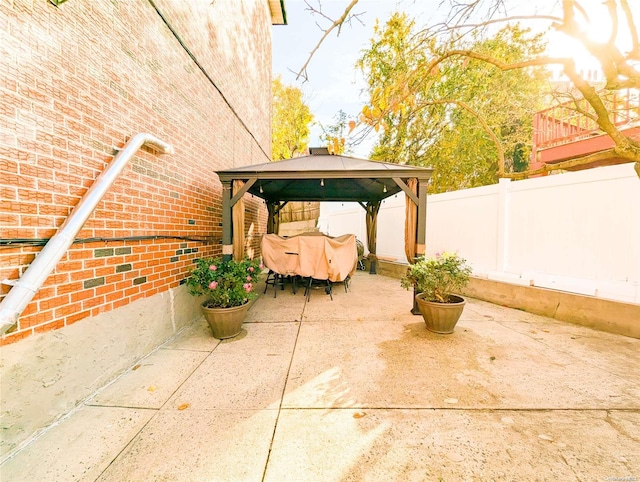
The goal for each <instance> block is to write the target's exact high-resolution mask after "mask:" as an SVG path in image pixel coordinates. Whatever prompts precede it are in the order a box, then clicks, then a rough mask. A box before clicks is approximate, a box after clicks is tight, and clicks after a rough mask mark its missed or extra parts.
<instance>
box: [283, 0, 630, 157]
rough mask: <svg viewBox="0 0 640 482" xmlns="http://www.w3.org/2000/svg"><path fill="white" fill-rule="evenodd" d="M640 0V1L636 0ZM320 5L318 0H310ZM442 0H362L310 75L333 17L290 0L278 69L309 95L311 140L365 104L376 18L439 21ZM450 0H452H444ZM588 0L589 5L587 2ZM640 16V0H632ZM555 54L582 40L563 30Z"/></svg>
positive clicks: (519, 0)
mask: <svg viewBox="0 0 640 482" xmlns="http://www.w3.org/2000/svg"><path fill="white" fill-rule="evenodd" d="M636 2H637V3H636ZM309 3H310V4H311V5H314V6H316V7H317V5H318V0H309ZM441 3H443V2H442V0H359V2H358V4H357V5H356V6H355V7H354V9H353V10H352V13H357V14H360V15H359V18H360V20H361V22H359V21H355V20H354V21H352V23H351V25H348V24H345V25H344V26H343V28H342V31H341V33H340V36H339V37H336V35H335V31H334V32H332V33H331V35H330V36H329V37H328V38H327V39H326V40H325V42H324V43H323V45H322V46H321V47H320V49H319V50H318V51H317V52H316V53H315V55H314V57H313V59H312V60H311V64H310V66H309V67H308V69H307V70H308V78H309V79H308V81H306V82H305V81H303V79H302V78H300V79H296V73H297V72H298V71H299V70H300V68H301V67H302V66H303V65H304V63H305V61H306V60H307V58H308V56H309V53H310V52H311V51H312V50H313V48H314V47H315V45H316V44H317V42H318V40H319V39H320V38H321V37H322V34H323V32H322V30H321V29H320V27H319V26H318V25H316V22H319V23H320V26H321V27H323V28H327V27H328V26H329V25H330V23H329V22H328V21H326V20H323V19H321V18H319V17H317V16H313V15H312V14H311V13H310V12H309V11H308V10H307V9H308V6H307V5H306V4H305V2H304V1H303V0H285V8H286V12H287V23H288V25H278V26H274V27H273V74H274V76H276V75H281V76H282V79H283V81H284V82H285V84H288V85H293V86H295V87H299V88H300V89H301V90H302V91H303V93H304V100H305V102H306V103H307V105H309V107H310V108H311V111H312V113H313V115H314V116H315V120H316V125H314V126H312V128H311V138H310V144H309V145H310V146H311V147H315V146H320V145H322V143H321V142H320V135H321V134H322V130H321V128H320V127H319V125H318V124H317V123H322V124H324V125H330V124H332V123H334V122H335V119H334V117H335V116H336V114H337V113H338V111H339V110H340V109H342V110H343V111H345V112H346V113H347V115H348V116H349V119H356V118H357V116H358V113H359V112H360V110H361V109H362V106H363V105H364V103H365V102H366V101H367V98H366V94H365V93H363V89H364V88H365V87H366V85H365V82H364V79H363V78H362V75H361V73H360V72H359V71H357V70H356V69H355V63H356V61H357V59H358V58H359V57H360V55H361V52H362V51H363V50H364V49H366V48H367V47H368V46H369V41H370V39H371V37H372V35H373V28H374V25H375V21H376V19H380V20H381V23H383V22H384V21H386V19H387V18H389V17H390V15H391V13H393V12H394V11H396V10H401V11H406V12H407V13H409V14H410V15H411V16H413V17H415V18H416V19H417V23H418V24H420V23H428V24H434V23H437V22H438V21H441V20H442V19H443V18H444V16H445V14H446V13H447V8H446V5H445V6H444V7H439V5H440V4H441ZM444 3H447V2H444ZM559 3H560V0H535V1H531V0H512V1H510V2H509V5H510V9H511V13H518V14H521V13H526V14H533V13H540V12H542V13H549V12H550V11H551V9H553V8H554V6H555V7H556V8H557V6H558V5H559ZM581 3H582V4H584V5H585V6H587V7H588V8H602V1H601V0H583V2H581ZM321 4H322V8H323V11H324V12H325V13H326V14H327V15H328V16H329V17H331V18H336V17H338V16H339V15H340V14H341V13H342V12H343V11H344V9H345V7H346V6H347V5H348V4H349V1H348V0H322V1H321ZM587 4H588V5H587ZM630 4H631V5H632V8H633V9H634V10H635V12H634V14H636V15H639V16H640V6H639V5H638V4H640V0H632V1H631V2H630ZM604 13H605V15H603V16H598V15H595V16H594V18H593V19H592V20H593V22H596V23H597V22H599V21H601V20H602V19H603V18H605V17H606V11H605V12H604ZM592 30H593V31H594V32H600V33H603V32H606V30H607V29H606V28H605V26H603V25H601V24H596V25H594V28H592ZM551 42H552V44H553V45H552V47H553V50H554V52H553V53H554V54H555V55H572V54H574V53H575V52H576V46H575V45H571V44H570V43H568V42H567V40H566V38H563V37H562V36H560V34H557V35H556V36H555V37H553V38H552V40H551ZM581 62H583V63H584V64H585V66H586V67H585V68H590V66H589V64H592V62H589V61H588V60H586V59H583V60H582V61H581ZM374 141H375V139H374V138H373V137H371V138H370V139H369V140H368V141H366V142H363V143H362V144H361V145H360V146H358V147H356V149H355V150H354V152H353V154H352V155H354V156H355V157H363V158H366V157H367V156H368V154H369V151H370V150H371V147H372V146H373V143H374Z"/></svg>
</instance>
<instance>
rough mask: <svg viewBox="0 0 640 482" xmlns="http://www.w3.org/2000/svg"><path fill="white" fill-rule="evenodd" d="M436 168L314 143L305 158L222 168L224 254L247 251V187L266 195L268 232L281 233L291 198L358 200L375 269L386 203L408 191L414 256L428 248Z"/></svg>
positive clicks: (408, 241) (408, 236) (409, 247)
mask: <svg viewBox="0 0 640 482" xmlns="http://www.w3.org/2000/svg"><path fill="white" fill-rule="evenodd" d="M431 173H432V169H429V168H423V167H416V166H406V165H400V164H391V163H385V162H378V161H372V160H368V159H358V158H354V157H347V156H340V155H331V154H329V152H328V151H327V149H326V148H311V149H310V155H308V156H304V157H297V158H294V159H286V160H283V161H275V162H268V163H266V164H257V165H253V166H244V167H238V168H233V169H225V170H222V171H217V174H218V177H219V178H220V181H221V182H222V254H223V257H225V258H226V259H230V258H231V257H232V256H234V254H235V256H236V257H242V256H243V252H242V249H243V237H244V236H243V234H244V230H243V228H241V226H243V224H244V207H243V204H242V197H243V196H244V194H245V193H247V192H248V193H250V194H253V195H254V196H257V197H259V198H262V199H264V200H265V202H266V204H267V209H268V212H269V219H268V223H267V233H275V234H277V233H278V227H279V213H280V210H281V209H282V208H283V207H284V206H285V204H287V203H288V202H290V201H355V202H358V203H359V204H360V205H361V206H362V207H363V208H364V209H365V211H366V226H367V248H368V250H369V261H370V263H371V270H370V272H371V273H375V272H376V262H377V258H376V237H377V217H378V211H379V210H380V204H381V202H382V201H383V200H384V199H385V198H387V197H389V196H393V195H394V194H397V193H398V192H400V191H403V192H404V193H405V194H406V198H407V222H406V226H405V253H406V254H407V259H408V260H409V261H412V260H413V259H414V258H415V257H416V256H420V255H423V254H424V252H425V232H426V213H427V183H428V181H429V179H430V178H431ZM234 233H235V235H234ZM234 246H235V248H234Z"/></svg>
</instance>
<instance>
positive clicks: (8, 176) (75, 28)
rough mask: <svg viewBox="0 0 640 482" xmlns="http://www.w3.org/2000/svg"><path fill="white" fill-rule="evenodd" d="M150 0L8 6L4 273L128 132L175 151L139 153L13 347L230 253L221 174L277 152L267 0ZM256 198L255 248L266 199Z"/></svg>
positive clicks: (0, 154) (2, 126) (3, 90)
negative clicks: (224, 242) (225, 246)
mask: <svg viewBox="0 0 640 482" xmlns="http://www.w3.org/2000/svg"><path fill="white" fill-rule="evenodd" d="M154 3H155V6H157V8H158V10H159V11H160V12H161V13H162V15H163V16H164V18H165V19H166V21H167V22H168V23H169V24H170V25H171V26H172V27H173V29H174V30H175V33H174V32H172V31H171V30H170V29H169V28H168V26H167V25H166V24H165V22H164V21H163V19H162V17H161V16H160V14H159V13H158V12H157V11H156V9H155V8H154ZM154 3H151V2H149V1H147V0H136V1H130V0H129V1H123V0H120V1H118V0H110V1H106V0H105V1H100V2H86V1H80V0H68V1H67V2H66V3H64V4H62V5H61V6H60V7H55V6H54V5H52V4H51V3H49V2H48V1H46V0H12V1H11V2H1V3H0V32H2V42H1V43H0V52H1V53H2V55H1V56H0V238H2V239H3V240H4V241H5V242H4V243H3V245H2V246H0V280H3V279H7V278H9V279H15V278H17V277H18V276H19V274H20V273H21V272H22V271H23V270H24V269H26V267H27V266H28V265H29V263H30V262H31V261H32V260H33V258H34V256H35V255H36V253H37V252H38V251H39V250H40V249H41V246H34V245H33V244H37V243H38V242H39V241H40V240H43V239H46V238H50V237H51V236H52V235H53V234H55V232H56V230H57V228H58V227H59V226H60V225H61V224H62V222H63V221H64V220H65V219H66V217H67V216H68V214H69V213H70V211H71V209H72V207H73V206H75V205H76V204H77V203H78V201H79V199H80V198H81V196H82V195H83V194H84V192H85V191H86V190H87V188H88V187H89V186H91V185H92V182H93V180H94V179H95V177H96V176H97V175H98V174H99V173H100V172H101V171H102V170H103V169H104V167H105V166H106V165H107V163H108V162H109V161H110V160H111V159H112V156H113V154H114V153H115V152H116V150H115V149H116V148H119V147H122V146H123V145H124V144H125V143H126V141H127V140H128V139H129V138H130V137H132V136H133V135H135V134H137V133H139V132H149V133H151V134H153V135H155V136H156V137H158V138H160V139H161V140H163V141H165V142H168V143H171V144H173V146H174V148H175V154H172V155H167V154H158V153H156V152H155V151H153V150H151V149H146V148H143V149H141V150H139V151H138V153H137V154H136V156H135V157H134V159H132V161H131V162H130V164H129V165H128V167H127V168H125V170H124V171H123V173H122V174H121V176H120V178H119V179H118V180H117V181H116V182H115V184H114V185H113V186H112V187H111V189H110V190H109V191H108V193H107V194H106V195H105V197H104V198H103V200H102V202H101V203H100V204H99V205H98V207H97V209H96V211H95V212H94V214H93V215H92V216H91V217H90V219H89V220H88V221H87V223H86V224H85V226H84V228H83V229H82V230H81V232H80V233H79V234H78V238H83V239H86V240H88V241H85V242H82V243H76V244H74V245H73V246H72V247H71V249H70V250H69V251H68V253H67V254H66V255H65V256H64V257H63V258H62V260H61V261H60V263H59V264H58V265H57V266H56V268H55V270H54V271H53V273H52V274H51V276H49V278H48V279H47V281H46V283H45V285H44V286H43V287H42V289H41V290H40V291H39V292H38V293H37V294H36V296H35V298H34V300H33V301H32V302H31V303H30V304H29V306H28V307H27V308H26V310H25V311H24V312H23V314H22V316H21V317H20V321H19V323H18V326H17V329H16V330H15V331H13V332H12V333H8V334H5V335H4V336H3V337H2V343H3V344H6V343H11V342H14V341H16V340H19V339H21V338H25V337H27V336H30V335H32V334H34V333H39V332H44V331H49V330H53V329H58V328H61V327H63V326H65V325H69V324H71V323H75V322H77V321H79V320H81V319H83V318H87V317H90V316H95V315H97V314H99V313H102V312H105V311H110V310H113V309H115V308H118V307H120V306H124V305H126V304H128V303H131V302H133V301H135V300H137V299H139V298H141V297H149V296H152V295H155V294H157V293H160V292H162V291H166V290H167V289H169V288H173V287H176V286H178V285H179V284H180V282H181V281H182V280H183V279H184V277H185V276H186V274H187V272H188V268H189V267H190V266H191V264H192V263H193V260H194V259H195V258H197V257H201V256H209V255H219V254H221V244H220V238H221V226H220V222H221V185H220V183H219V182H218V180H217V176H216V175H215V174H214V171H216V170H219V169H225V168H229V167H234V166H241V165H247V164H258V163H263V162H268V161H269V156H270V99H271V88H270V82H271V77H270V76H271V25H270V14H269V9H268V2H267V1H266V0H242V1H240V0H237V1H233V2H211V1H210V0H190V1H189V2H184V1H181V0H156V1H155V2H154ZM176 34H177V36H178V37H179V38H180V40H181V41H182V43H183V44H184V45H181V43H180V42H179V40H178V39H177V38H176ZM185 47H186V48H187V49H188V50H189V51H190V52H191V55H189V53H188V52H187V51H186V49H185ZM194 57H195V60H194ZM246 206H247V214H246V228H247V231H248V230H249V228H252V232H253V233H254V236H253V237H252V238H251V239H252V241H251V243H252V248H253V250H254V251H256V250H257V249H258V244H257V243H258V240H259V235H260V234H261V233H263V232H265V230H266V227H265V226H266V210H265V209H264V207H263V204H262V202H260V200H257V199H253V198H251V197H250V196H247V198H246ZM150 236H154V237H156V238H155V239H146V238H148V237H150ZM135 237H140V238H141V239H131V238H135ZM91 238H100V239H98V240H95V239H94V240H93V241H91ZM125 238H128V239H125ZM7 240H14V241H13V242H12V244H10V245H7V242H6V241H7ZM8 289H9V287H8V286H6V285H3V286H2V287H1V288H0V296H3V295H5V294H6V293H7V292H8Z"/></svg>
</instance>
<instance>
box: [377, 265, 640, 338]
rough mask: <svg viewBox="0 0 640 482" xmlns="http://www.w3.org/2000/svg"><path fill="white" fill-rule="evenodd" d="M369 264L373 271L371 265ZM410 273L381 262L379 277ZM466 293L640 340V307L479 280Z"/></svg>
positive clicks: (378, 269)
mask: <svg viewBox="0 0 640 482" xmlns="http://www.w3.org/2000/svg"><path fill="white" fill-rule="evenodd" d="M365 264H367V269H369V266H368V263H365ZM406 271H407V265H405V264H400V263H391V262H387V261H385V260H381V259H378V264H377V272H378V274H382V275H385V276H390V277H393V278H398V279H399V278H401V277H402V276H403V275H404V274H405V273H406ZM462 294H464V295H467V296H471V297H473V298H477V299H479V300H484V301H489V302H491V303H496V304H499V305H502V306H506V307H509V308H517V309H520V310H524V311H528V312H529V313H535V314H538V315H543V316H547V317H549V318H555V319H556V320H561V321H568V322H570V323H577V324H579V325H583V326H588V327H589V328H594V329H596V330H602V331H606V332H609V333H615V334H617V335H624V336H630V337H632V338H640V305H636V304H633V303H623V302H620V301H613V300H606V299H602V298H596V297H593V296H584V295H579V294H575V293H568V292H564V291H557V290H549V289H544V288H537V287H535V286H519V285H513V284H509V283H503V282H500V281H493V280H487V279H482V278H475V277H472V278H471V281H470V282H469V284H468V285H467V287H466V289H465V290H464V292H463V293H462Z"/></svg>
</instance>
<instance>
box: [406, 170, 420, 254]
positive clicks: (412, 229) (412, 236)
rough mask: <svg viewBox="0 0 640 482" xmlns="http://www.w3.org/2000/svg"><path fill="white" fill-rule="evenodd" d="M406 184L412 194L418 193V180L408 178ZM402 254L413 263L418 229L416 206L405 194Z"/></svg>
mask: <svg viewBox="0 0 640 482" xmlns="http://www.w3.org/2000/svg"><path fill="white" fill-rule="evenodd" d="M407 186H408V187H409V189H411V192H412V193H413V194H416V195H417V194H418V180H417V179H409V181H408V182H407ZM405 202H406V207H405V223H404V254H405V255H406V256H407V261H408V262H409V264H413V262H414V259H415V256H416V234H417V231H418V206H416V204H415V203H414V202H413V201H412V200H411V198H410V197H409V196H405Z"/></svg>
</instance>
